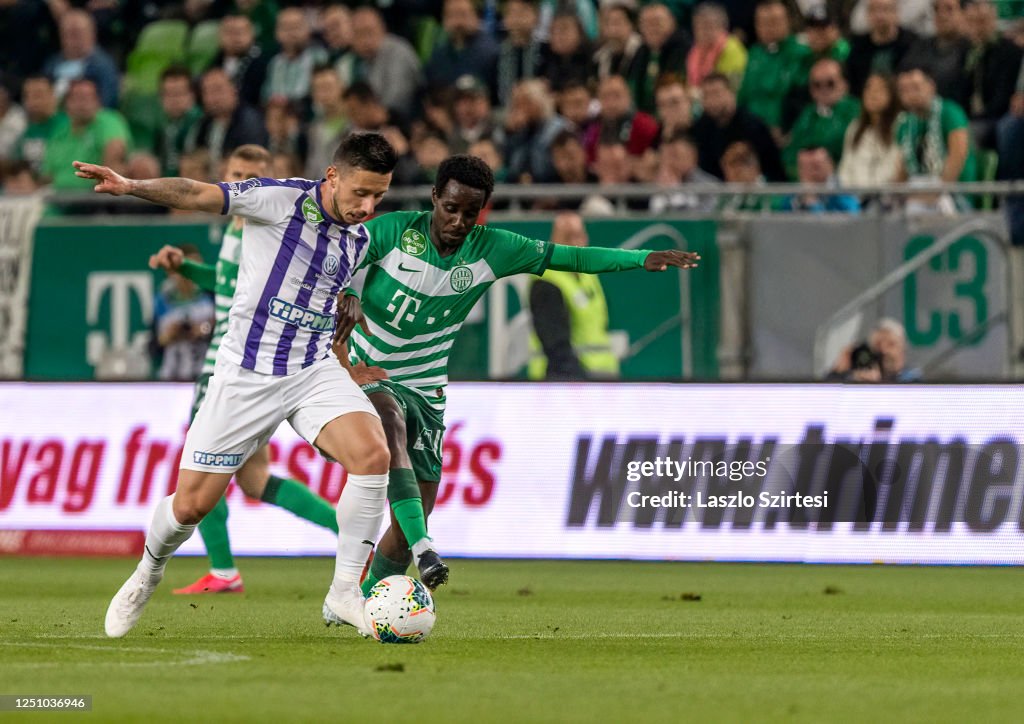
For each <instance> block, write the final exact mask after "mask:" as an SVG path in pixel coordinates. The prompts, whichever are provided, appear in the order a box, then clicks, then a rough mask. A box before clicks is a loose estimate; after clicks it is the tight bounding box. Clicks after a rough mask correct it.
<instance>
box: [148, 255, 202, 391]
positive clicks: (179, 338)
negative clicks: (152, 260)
mask: <svg viewBox="0 0 1024 724" xmlns="http://www.w3.org/2000/svg"><path fill="white" fill-rule="evenodd" d="M181 250H182V251H183V252H184V253H185V258H186V259H191V260H192V261H196V262H202V260H203V258H202V256H201V255H200V254H199V249H198V248H196V246H195V245H193V244H183V245H182V247H181ZM153 316H154V320H153V322H154V327H155V332H156V335H155V336H156V341H157V347H158V349H159V351H160V353H161V355H160V358H161V361H160V372H159V377H160V379H161V380H174V381H178V382H190V381H194V380H195V378H196V376H198V374H199V371H200V369H202V366H203V359H204V358H205V356H206V345H207V343H208V342H209V341H210V336H211V335H212V334H213V321H214V303H213V298H212V297H211V296H210V295H209V294H207V293H206V292H204V291H203V290H202V289H200V288H199V287H197V286H196V285H195V284H194V283H193V282H192V281H190V280H188V279H186V278H185V277H183V276H182V275H181V274H178V273H177V272H171V273H170V274H168V277H167V279H166V280H165V281H164V283H163V284H162V285H161V288H160V293H159V294H157V298H156V305H155V310H154V313H153Z"/></svg>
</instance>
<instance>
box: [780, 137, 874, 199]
mask: <svg viewBox="0 0 1024 724" xmlns="http://www.w3.org/2000/svg"><path fill="white" fill-rule="evenodd" d="M796 160H797V179H798V180H799V182H800V183H802V184H819V185H824V186H828V187H830V188H838V186H839V182H838V180H837V179H836V176H835V164H834V162H833V161H832V156H831V155H829V152H828V149H826V148H824V147H823V146H811V147H806V148H801V149H800V150H799V151H798V152H797V157H796ZM780 210H782V211H808V212H811V213H825V212H828V213H833V212H835V213H843V214H856V213H858V212H859V211H860V203H859V202H858V201H857V199H856V198H855V197H853V196H850V195H849V194H843V193H826V194H818V193H812V194H798V195H793V196H788V197H786V198H785V199H783V200H782V203H781V205H780Z"/></svg>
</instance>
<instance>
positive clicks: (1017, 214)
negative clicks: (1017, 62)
mask: <svg viewBox="0 0 1024 724" xmlns="http://www.w3.org/2000/svg"><path fill="white" fill-rule="evenodd" d="M998 141H999V176H998V177H999V179H1000V180H1003V181H1006V180H1016V179H1022V178H1024V62H1022V63H1021V67H1020V73H1019V74H1018V76H1017V90H1016V92H1015V93H1014V94H1013V98H1011V99H1010V112H1009V113H1008V114H1006V116H1005V117H1004V118H1003V119H1002V120H1001V121H1000V122H999V127H998ZM1005 205H1006V216H1007V222H1008V224H1009V227H1010V241H1011V243H1013V245H1014V246H1024V196H1020V195H1017V196H1008V197H1007V198H1006V202H1005Z"/></svg>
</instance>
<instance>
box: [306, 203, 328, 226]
mask: <svg viewBox="0 0 1024 724" xmlns="http://www.w3.org/2000/svg"><path fill="white" fill-rule="evenodd" d="M302 215H303V216H305V217H306V221H308V222H309V223H311V224H319V223H320V222H321V221H323V220H324V215H323V214H321V213H320V209H318V208H317V206H316V201H314V200H313V199H306V200H305V201H303V202H302Z"/></svg>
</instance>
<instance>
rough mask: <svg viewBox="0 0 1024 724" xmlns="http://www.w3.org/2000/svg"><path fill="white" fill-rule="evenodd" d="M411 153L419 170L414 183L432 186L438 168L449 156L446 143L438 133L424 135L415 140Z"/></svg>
mask: <svg viewBox="0 0 1024 724" xmlns="http://www.w3.org/2000/svg"><path fill="white" fill-rule="evenodd" d="M412 153H413V157H414V158H415V159H416V166H417V167H418V170H419V177H418V178H417V179H416V183H417V184H420V185H431V186H432V185H433V184H434V179H436V178H437V169H438V167H439V166H440V165H441V162H442V161H444V160H445V159H446V158H448V156H450V155H451V149H450V148H449V147H448V141H447V140H445V137H444V136H443V135H441V134H440V133H426V134H424V135H422V136H421V137H420V138H417V139H415V141H414V142H413V144H412Z"/></svg>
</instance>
